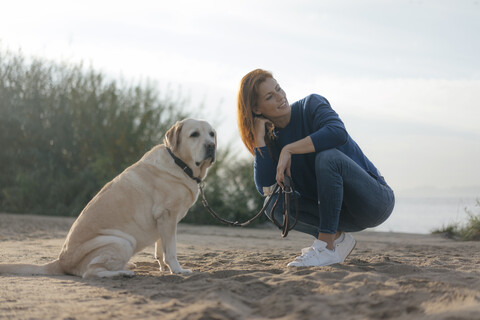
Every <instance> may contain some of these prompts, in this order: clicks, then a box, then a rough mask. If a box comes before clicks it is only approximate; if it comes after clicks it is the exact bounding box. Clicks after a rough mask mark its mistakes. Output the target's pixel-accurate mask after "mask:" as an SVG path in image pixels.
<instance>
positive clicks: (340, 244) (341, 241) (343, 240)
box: [334, 232, 357, 262]
mask: <svg viewBox="0 0 480 320" xmlns="http://www.w3.org/2000/svg"><path fill="white" fill-rule="evenodd" d="M356 244H357V241H355V239H353V237H352V235H351V234H350V233H345V232H342V234H341V235H340V237H338V239H337V240H335V243H334V245H335V251H337V252H338V256H339V257H340V262H344V261H345V259H346V258H347V257H348V256H349V255H350V253H351V252H352V251H353V249H354V248H355V245H356Z"/></svg>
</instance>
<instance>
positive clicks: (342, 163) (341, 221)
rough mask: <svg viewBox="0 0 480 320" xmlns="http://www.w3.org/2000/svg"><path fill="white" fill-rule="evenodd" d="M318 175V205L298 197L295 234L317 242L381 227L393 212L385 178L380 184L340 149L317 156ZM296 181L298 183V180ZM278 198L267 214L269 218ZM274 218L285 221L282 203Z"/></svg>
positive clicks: (292, 216) (320, 153) (323, 152)
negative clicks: (325, 236) (321, 236)
mask: <svg viewBox="0 0 480 320" xmlns="http://www.w3.org/2000/svg"><path fill="white" fill-rule="evenodd" d="M315 174H316V178H317V179H316V180H317V190H318V202H317V201H312V200H310V199H306V198H302V197H301V196H300V197H298V196H297V199H298V221H297V223H296V225H295V228H294V230H297V231H300V232H304V233H308V234H311V235H312V236H314V237H315V238H318V234H319V233H329V234H333V233H336V232H337V231H345V232H355V231H361V230H364V229H366V228H373V227H376V226H378V225H380V224H381V223H383V222H384V221H385V220H387V218H388V217H389V216H390V214H391V213H392V211H393V207H394V205H395V196H394V194H393V191H392V189H390V187H389V186H388V185H387V184H386V183H385V182H384V180H383V178H380V179H381V180H377V179H376V178H375V177H373V176H371V175H370V174H368V173H367V172H366V171H365V170H364V169H362V168H361V167H360V166H359V165H358V164H356V163H355V162H354V161H353V160H352V159H350V158H349V157H347V156H346V155H345V154H344V153H342V152H341V151H338V150H337V149H329V150H325V151H321V152H319V153H317V155H316V158H315ZM292 178H293V179H294V180H295V177H292ZM273 197H275V198H276V197H278V195H273ZM275 198H274V199H272V202H271V203H270V205H269V207H268V208H267V210H266V213H267V216H269V213H270V211H271V208H272V207H273V203H274V202H275V201H276V199H275ZM267 200H268V199H267ZM267 200H265V201H267ZM273 214H274V217H275V219H276V220H277V221H279V222H281V221H282V214H283V203H282V201H279V203H278V205H277V207H276V208H275V212H274V213H273ZM269 218H270V217H269ZM294 221H295V203H294V201H293V197H292V200H291V208H290V216H289V223H291V224H292V223H293V222H294Z"/></svg>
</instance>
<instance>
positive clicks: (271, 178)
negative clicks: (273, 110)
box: [253, 117, 276, 195]
mask: <svg viewBox="0 0 480 320" xmlns="http://www.w3.org/2000/svg"><path fill="white" fill-rule="evenodd" d="M267 123H270V124H271V122H270V120H268V119H267V118H264V117H255V118H254V129H255V145H256V147H255V159H254V163H253V169H254V171H253V174H254V180H255V186H256V187H257V191H258V192H259V193H260V194H261V195H264V193H263V187H268V186H271V185H273V184H274V183H275V170H276V169H275V168H276V164H275V162H274V161H273V159H272V158H271V157H270V154H269V152H268V149H267V148H266V143H265V133H266V130H265V125H266V124H267ZM271 125H273V124H271Z"/></svg>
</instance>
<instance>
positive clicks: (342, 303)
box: [0, 213, 480, 320]
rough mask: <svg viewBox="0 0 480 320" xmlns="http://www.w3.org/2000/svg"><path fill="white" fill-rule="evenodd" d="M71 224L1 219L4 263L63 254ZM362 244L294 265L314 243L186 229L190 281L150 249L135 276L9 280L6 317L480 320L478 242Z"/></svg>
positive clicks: (2, 285)
mask: <svg viewBox="0 0 480 320" xmlns="http://www.w3.org/2000/svg"><path fill="white" fill-rule="evenodd" d="M73 221H74V219H73V218H64V217H43V216H33V215H12V214H3V213H2V214H0V261H1V262H2V263H7V262H8V263H14V262H24V263H36V264H41V263H45V262H48V261H50V260H53V259H55V258H56V256H57V255H58V253H59V252H60V249H61V246H62V244H63V240H64V238H65V236H66V234H67V232H68V230H69V228H70V226H71V224H72V223H73ZM354 237H355V239H356V240H357V247H356V249H355V250H354V251H353V252H352V254H351V255H350V257H349V258H348V259H347V261H346V262H345V263H344V264H337V265H333V266H328V267H315V268H297V269H291V268H286V264H287V263H288V262H289V261H291V260H292V259H294V258H295V256H297V255H298V254H299V253H300V249H301V248H303V247H306V246H310V245H311V243H312V241H313V239H312V238H311V237H309V236H306V235H303V234H301V233H298V232H291V233H290V234H289V236H288V237H287V238H285V239H282V238H281V236H280V233H279V231H277V230H275V229H271V228H263V229H240V228H231V227H210V226H193V225H185V224H180V225H179V231H178V253H179V254H178V255H179V261H180V263H181V264H182V266H183V267H186V268H189V269H192V270H193V273H192V274H189V275H171V274H169V273H166V272H161V271H159V270H158V266H157V263H156V261H155V260H154V258H153V251H154V250H153V246H151V247H149V248H147V249H145V250H144V251H142V252H141V253H139V254H137V255H136V256H134V257H133V258H132V261H133V262H134V263H136V264H137V267H136V268H135V270H134V271H135V272H136V276H135V277H133V278H120V277H119V278H113V279H88V280H84V279H82V278H79V277H73V276H13V275H0V319H176V320H177V319H328V318H329V317H335V319H480V242H457V241H453V240H448V239H444V238H442V237H440V236H432V235H415V234H404V233H383V232H361V233H356V234H354Z"/></svg>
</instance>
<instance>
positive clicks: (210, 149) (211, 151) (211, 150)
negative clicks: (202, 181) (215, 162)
mask: <svg viewBox="0 0 480 320" xmlns="http://www.w3.org/2000/svg"><path fill="white" fill-rule="evenodd" d="M205 149H206V154H207V157H212V158H213V159H215V149H216V146H215V144H214V143H210V144H207V145H206V146H205Z"/></svg>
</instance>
